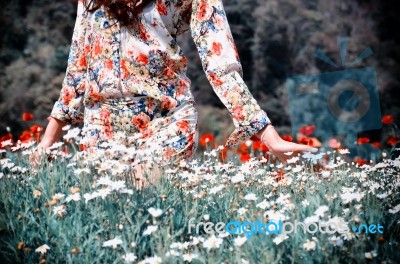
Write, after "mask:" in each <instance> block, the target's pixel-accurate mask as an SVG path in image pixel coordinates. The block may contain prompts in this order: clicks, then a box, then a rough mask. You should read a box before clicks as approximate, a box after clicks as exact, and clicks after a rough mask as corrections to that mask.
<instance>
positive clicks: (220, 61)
mask: <svg viewBox="0 0 400 264" xmlns="http://www.w3.org/2000/svg"><path fill="white" fill-rule="evenodd" d="M190 30H191V35H192V38H193V40H194V43H195V44H196V47H197V50H198V52H199V55H200V60H201V62H202V66H203V69H204V72H205V73H206V76H207V79H208V80H209V82H210V84H211V86H212V88H213V90H214V92H215V93H216V94H217V96H218V97H219V99H220V100H221V101H222V103H223V104H224V105H225V106H226V107H227V109H228V110H229V113H230V115H231V117H232V120H233V123H234V125H235V130H234V131H233V133H232V134H231V135H230V136H229V138H228V140H227V143H226V145H227V146H234V145H237V144H238V143H240V142H242V141H244V140H246V139H247V138H250V137H251V136H253V135H254V134H255V133H257V132H259V131H260V130H261V129H263V128H264V127H265V126H266V125H267V124H270V123H271V121H270V120H269V118H268V116H267V114H266V112H265V111H264V110H263V109H261V108H260V106H259V105H258V103H257V101H256V100H255V99H254V98H253V96H252V94H251V93H250V91H249V89H248V87H247V85H246V84H245V83H244V81H243V70H242V66H241V63H240V59H239V55H238V52H237V49H236V45H235V43H234V40H233V37H232V34H231V30H230V27H229V24H228V20H227V17H226V14H225V10H224V7H223V4H222V0H208V1H204V0H193V1H192V13H191V17H190Z"/></svg>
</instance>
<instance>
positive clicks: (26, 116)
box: [22, 112, 33, 121]
mask: <svg viewBox="0 0 400 264" xmlns="http://www.w3.org/2000/svg"><path fill="white" fill-rule="evenodd" d="M32 119H33V114H31V113H27V112H25V113H23V114H22V120H24V121H29V120H32Z"/></svg>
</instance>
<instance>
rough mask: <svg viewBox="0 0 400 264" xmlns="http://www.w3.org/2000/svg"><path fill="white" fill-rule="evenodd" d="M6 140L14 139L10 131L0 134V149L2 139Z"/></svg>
mask: <svg viewBox="0 0 400 264" xmlns="http://www.w3.org/2000/svg"><path fill="white" fill-rule="evenodd" d="M7 140H11V141H13V140H14V139H13V136H12V134H11V133H8V134H5V135H4V136H1V137H0V149H1V148H3V146H2V143H3V142H4V141H7Z"/></svg>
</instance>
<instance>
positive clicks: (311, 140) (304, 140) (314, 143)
mask: <svg viewBox="0 0 400 264" xmlns="http://www.w3.org/2000/svg"><path fill="white" fill-rule="evenodd" d="M297 141H298V143H300V144H304V145H308V146H310V147H316V148H318V147H321V146H322V144H321V142H320V141H319V140H318V139H317V138H315V137H301V138H299V139H298V140H297Z"/></svg>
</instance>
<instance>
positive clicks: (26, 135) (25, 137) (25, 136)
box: [19, 130, 32, 143]
mask: <svg viewBox="0 0 400 264" xmlns="http://www.w3.org/2000/svg"><path fill="white" fill-rule="evenodd" d="M19 140H20V141H21V142H22V143H27V142H29V141H31V140H32V133H31V131H29V130H24V131H22V134H21V136H19Z"/></svg>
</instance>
